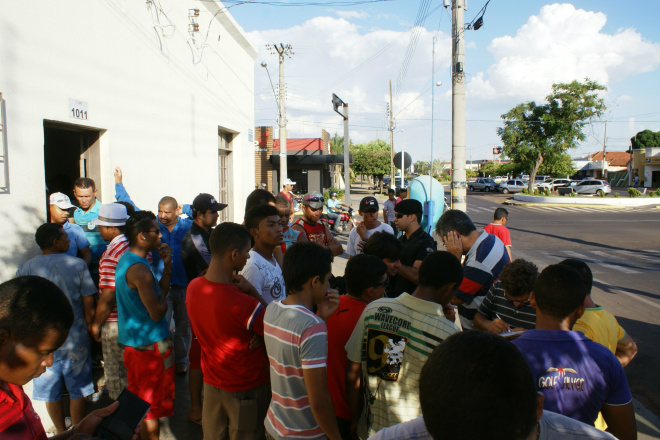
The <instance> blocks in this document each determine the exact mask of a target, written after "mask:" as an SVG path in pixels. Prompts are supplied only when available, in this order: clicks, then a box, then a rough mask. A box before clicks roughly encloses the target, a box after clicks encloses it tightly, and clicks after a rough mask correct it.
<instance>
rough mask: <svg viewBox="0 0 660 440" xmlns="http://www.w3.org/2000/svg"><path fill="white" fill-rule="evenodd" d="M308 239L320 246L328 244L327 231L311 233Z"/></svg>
mask: <svg viewBox="0 0 660 440" xmlns="http://www.w3.org/2000/svg"><path fill="white" fill-rule="evenodd" d="M307 239H308V240H309V241H311V242H312V243H316V244H319V245H321V246H325V245H326V242H327V237H326V236H325V231H322V232H310V233H309V234H308V235H307Z"/></svg>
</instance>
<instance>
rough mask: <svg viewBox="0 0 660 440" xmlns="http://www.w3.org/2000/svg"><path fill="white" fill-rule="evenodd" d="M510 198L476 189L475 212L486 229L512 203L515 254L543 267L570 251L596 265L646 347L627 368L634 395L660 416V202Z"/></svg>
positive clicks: (605, 296)
mask: <svg viewBox="0 0 660 440" xmlns="http://www.w3.org/2000/svg"><path fill="white" fill-rule="evenodd" d="M510 198H511V196H510V195H508V196H507V195H502V194H498V193H470V194H469V195H468V210H467V211H468V215H469V216H470V217H471V218H472V220H473V222H474V223H475V225H476V226H477V228H482V227H483V226H485V225H486V224H488V223H490V222H491V221H492V214H493V211H494V210H495V209H496V208H498V207H501V206H504V207H505V208H506V209H507V210H508V211H509V220H508V222H507V225H506V226H507V227H508V228H509V230H510V232H511V242H512V248H511V251H512V255H513V258H514V259H515V258H524V259H526V260H529V261H532V262H534V263H535V264H536V265H537V266H538V267H539V269H540V270H542V269H543V268H544V267H546V266H547V265H549V264H553V263H558V262H559V261H561V260H563V259H565V258H578V259H580V260H583V261H585V262H587V263H588V264H589V267H590V268H591V270H592V272H593V275H594V286H593V290H592V296H593V299H594V301H595V302H596V303H597V304H599V305H602V306H603V307H604V308H605V309H606V310H608V311H610V312H611V313H612V314H613V315H614V316H616V318H617V320H618V321H619V324H620V325H621V326H622V327H623V328H624V329H625V330H626V331H627V332H628V333H629V334H630V335H631V336H632V338H633V339H634V340H635V342H636V343H637V347H638V349H639V352H638V354H637V356H636V357H635V359H634V360H633V361H632V362H631V363H630V365H628V366H627V367H626V375H627V377H628V383H629V385H630V389H631V391H632V393H633V397H634V398H635V399H637V400H638V401H639V402H641V403H642V404H643V405H644V406H645V407H646V408H648V409H649V410H650V411H651V412H653V413H654V414H655V415H656V416H657V415H660V294H659V293H658V285H660V264H659V262H660V235H659V234H658V232H659V231H658V225H660V209H656V208H655V207H648V208H636V209H624V210H606V209H598V208H572V207H565V208H564V207H562V208H557V207H522V206H505V205H502V204H501V203H502V202H504V201H505V200H507V199H510ZM640 432H641V430H640ZM655 435H656V436H657V435H658V433H657V432H656V434H655Z"/></svg>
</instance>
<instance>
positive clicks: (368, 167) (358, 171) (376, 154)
mask: <svg viewBox="0 0 660 440" xmlns="http://www.w3.org/2000/svg"><path fill="white" fill-rule="evenodd" d="M351 153H352V154H353V165H351V169H352V170H353V173H355V175H363V176H372V177H376V178H378V179H379V180H382V178H383V175H385V174H389V172H390V145H389V144H388V143H387V142H385V141H384V140H382V139H378V140H375V141H371V142H367V143H365V144H355V145H353V146H352V147H351Z"/></svg>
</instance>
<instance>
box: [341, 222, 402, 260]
mask: <svg viewBox="0 0 660 440" xmlns="http://www.w3.org/2000/svg"><path fill="white" fill-rule="evenodd" d="M379 231H385V232H389V233H390V234H392V235H394V230H393V229H392V227H391V226H390V225H388V224H387V223H383V222H380V225H379V226H377V227H375V228H373V229H367V238H369V237H371V234H373V233H374V232H379ZM360 240H361V238H360V236H359V235H358V233H357V228H353V230H352V231H351V234H350V235H349V236H348V244H347V245H346V253H347V254H348V255H357V254H361V253H362V252H361V251H358V249H357V245H358V243H360Z"/></svg>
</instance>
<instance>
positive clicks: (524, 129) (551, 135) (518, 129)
mask: <svg viewBox="0 0 660 440" xmlns="http://www.w3.org/2000/svg"><path fill="white" fill-rule="evenodd" d="M600 90H607V88H606V87H605V86H602V85H600V84H598V83H597V82H595V81H591V80H590V79H589V78H585V80H584V82H582V83H581V82H578V81H573V82H571V83H557V84H553V85H552V93H551V94H550V95H548V96H547V97H546V101H547V102H546V103H545V104H542V105H537V104H536V103H535V102H534V101H530V102H526V103H523V104H519V105H517V106H516V107H514V108H512V109H511V110H509V111H508V112H507V113H506V114H504V115H502V116H501V118H502V120H503V121H504V127H498V129H497V134H498V135H499V136H500V139H502V143H503V144H504V148H503V154H504V155H506V156H507V157H509V158H511V160H512V161H513V162H515V163H516V164H519V165H521V166H522V167H523V169H526V170H529V171H530V173H529V174H530V179H529V190H530V191H532V189H533V184H534V178H535V177H536V173H537V172H538V170H539V168H540V167H541V165H542V164H543V162H544V161H545V162H549V164H547V166H549V167H550V168H553V167H554V165H553V163H554V162H557V161H560V162H561V161H564V160H565V158H564V157H563V155H564V154H565V153H566V151H567V150H568V149H571V148H575V147H577V144H578V142H580V141H583V140H584V139H585V138H586V136H585V134H584V133H583V129H584V127H585V125H587V124H589V123H590V122H591V121H592V120H593V119H594V118H597V117H599V116H601V115H602V114H603V112H604V111H605V109H606V106H605V102H604V100H603V99H602V98H599V97H598V92H599V91H600Z"/></svg>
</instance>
